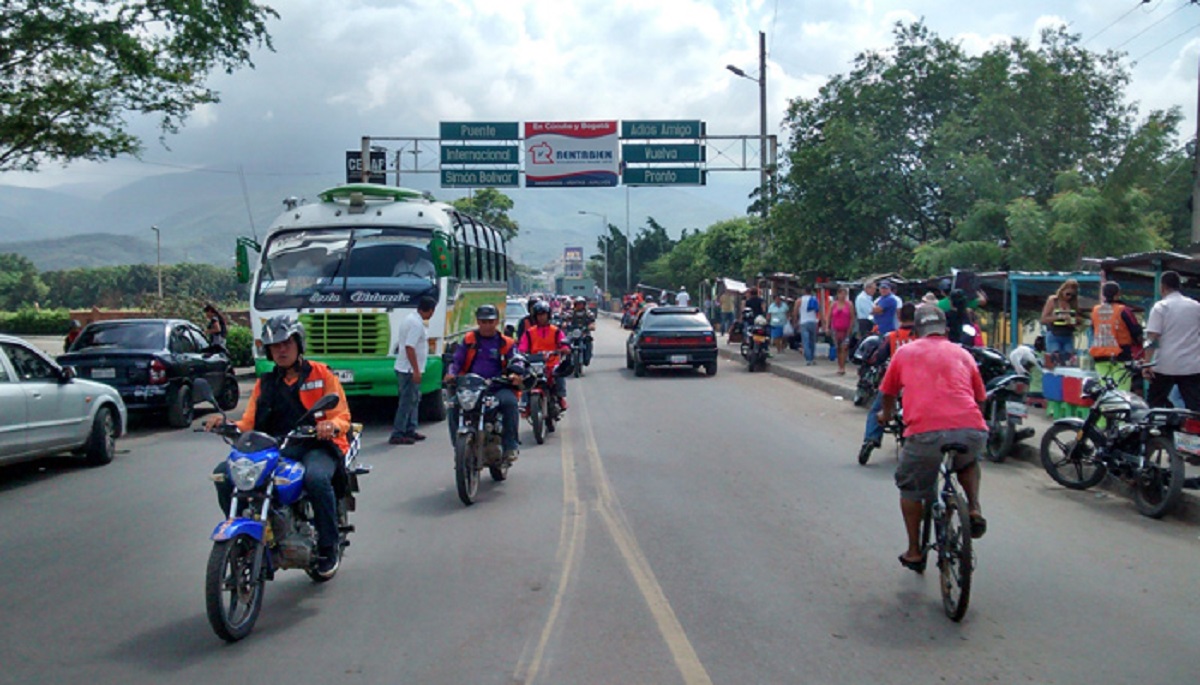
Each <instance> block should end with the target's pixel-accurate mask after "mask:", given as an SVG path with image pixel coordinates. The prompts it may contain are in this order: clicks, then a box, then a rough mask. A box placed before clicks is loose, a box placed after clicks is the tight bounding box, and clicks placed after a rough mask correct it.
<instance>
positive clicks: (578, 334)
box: [571, 328, 583, 340]
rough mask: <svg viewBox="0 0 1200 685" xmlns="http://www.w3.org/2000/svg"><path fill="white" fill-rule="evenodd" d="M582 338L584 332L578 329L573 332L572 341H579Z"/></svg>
mask: <svg viewBox="0 0 1200 685" xmlns="http://www.w3.org/2000/svg"><path fill="white" fill-rule="evenodd" d="M582 337H583V331H581V330H579V329H578V328H576V329H575V330H573V331H571V339H572V340H578V339H579V338H582Z"/></svg>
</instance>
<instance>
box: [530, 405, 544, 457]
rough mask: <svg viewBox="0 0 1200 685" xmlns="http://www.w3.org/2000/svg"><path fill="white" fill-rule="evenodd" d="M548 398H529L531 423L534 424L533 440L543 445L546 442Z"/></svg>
mask: <svg viewBox="0 0 1200 685" xmlns="http://www.w3.org/2000/svg"><path fill="white" fill-rule="evenodd" d="M545 404H546V396H545V395H534V396H533V397H531V398H529V423H531V424H533V439H534V440H536V441H537V444H539V445H541V444H542V443H544V442H546V422H545V419H544V418H543V417H544V416H545V414H544V413H543V412H544V411H545V406H544V405H545Z"/></svg>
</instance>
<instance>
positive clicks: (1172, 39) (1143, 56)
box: [1133, 24, 1200, 64]
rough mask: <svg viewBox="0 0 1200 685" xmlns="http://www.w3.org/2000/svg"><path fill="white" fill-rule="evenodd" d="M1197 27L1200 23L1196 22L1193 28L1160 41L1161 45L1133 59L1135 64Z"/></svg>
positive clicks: (1198, 27) (1199, 27) (1199, 26)
mask: <svg viewBox="0 0 1200 685" xmlns="http://www.w3.org/2000/svg"><path fill="white" fill-rule="evenodd" d="M1196 29H1200V24H1196V25H1195V26H1192V27H1191V28H1188V29H1187V30H1186V31H1184V32H1183V33H1180V34H1178V35H1176V36H1174V37H1173V38H1168V39H1167V40H1166V42H1164V43H1160V44H1159V46H1158V47H1156V48H1154V49H1153V50H1150V51H1148V52H1144V53H1142V54H1141V55H1139V56H1138V58H1137V59H1135V60H1133V63H1134V64H1137V63H1138V62H1140V61H1142V60H1143V59H1145V58H1146V57H1149V56H1150V55H1152V54H1154V53H1156V52H1158V51H1159V50H1162V49H1163V48H1165V47H1167V46H1168V45H1170V44H1171V43H1174V42H1175V41H1177V40H1179V39H1180V38H1183V37H1184V36H1186V35H1187V34H1189V33H1191V32H1192V31H1195V30H1196Z"/></svg>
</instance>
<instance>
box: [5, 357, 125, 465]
mask: <svg viewBox="0 0 1200 685" xmlns="http://www.w3.org/2000/svg"><path fill="white" fill-rule="evenodd" d="M126 418H127V414H126V410H125V403H124V402H122V401H121V395H120V393H118V392H117V391H116V390H114V389H113V388H110V387H108V386H107V385H103V384H101V383H93V382H91V381H87V380H82V379H77V378H75V373H74V371H72V370H71V369H70V368H63V367H61V366H59V365H58V364H56V363H54V361H52V360H51V359H50V357H48V356H47V355H46V354H45V353H44V352H42V351H41V350H39V349H37V348H36V347H34V346H33V345H31V344H30V343H28V342H26V341H24V340H22V339H20V338H16V337H13V336H9V335H0V464H8V463H15V462H18V461H27V460H30V459H35V458H37V457H42V456H49V455H52V454H58V453H60V452H65V451H68V450H71V451H73V452H76V453H77V454H82V455H84V456H85V457H86V459H87V463H88V464H91V465H95V466H99V465H101V464H107V463H108V462H110V461H112V459H113V455H114V454H116V440H117V438H118V437H120V436H122V435H124V434H125V421H126Z"/></svg>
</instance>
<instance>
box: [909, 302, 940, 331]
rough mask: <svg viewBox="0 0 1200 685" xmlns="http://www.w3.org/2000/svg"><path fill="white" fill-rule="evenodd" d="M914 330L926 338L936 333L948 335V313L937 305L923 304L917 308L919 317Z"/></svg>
mask: <svg viewBox="0 0 1200 685" xmlns="http://www.w3.org/2000/svg"><path fill="white" fill-rule="evenodd" d="M914 328H915V329H916V331H917V335H918V336H920V337H922V338H924V337H925V336H927V335H933V334H935V333H938V334H941V335H945V334H946V313H945V312H943V311H942V309H941V307H938V306H937V305H936V304H923V305H921V306H919V307H917V317H916V321H915V325H914Z"/></svg>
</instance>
